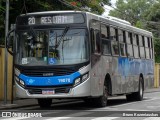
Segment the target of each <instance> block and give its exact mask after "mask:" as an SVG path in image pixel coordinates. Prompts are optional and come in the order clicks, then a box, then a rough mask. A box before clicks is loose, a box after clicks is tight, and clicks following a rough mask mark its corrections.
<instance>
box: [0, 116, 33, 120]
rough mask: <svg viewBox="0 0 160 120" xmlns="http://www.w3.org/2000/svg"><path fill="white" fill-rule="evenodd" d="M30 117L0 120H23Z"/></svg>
mask: <svg viewBox="0 0 160 120" xmlns="http://www.w3.org/2000/svg"><path fill="white" fill-rule="evenodd" d="M28 118H31V117H12V118H5V119H1V120H23V119H28Z"/></svg>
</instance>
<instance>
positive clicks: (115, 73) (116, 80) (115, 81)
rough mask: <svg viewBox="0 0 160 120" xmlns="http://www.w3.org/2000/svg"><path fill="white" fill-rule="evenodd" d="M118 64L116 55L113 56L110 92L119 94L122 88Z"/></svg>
mask: <svg viewBox="0 0 160 120" xmlns="http://www.w3.org/2000/svg"><path fill="white" fill-rule="evenodd" d="M118 64H119V63H118V57H113V58H112V67H111V70H112V72H111V73H112V76H111V81H112V94H120V93H121V90H122V80H121V75H120V74H119V70H118V66H119V65H118Z"/></svg>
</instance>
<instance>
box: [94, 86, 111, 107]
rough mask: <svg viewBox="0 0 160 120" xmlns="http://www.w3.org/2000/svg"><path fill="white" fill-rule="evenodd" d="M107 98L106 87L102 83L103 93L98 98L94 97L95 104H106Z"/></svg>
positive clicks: (103, 105)
mask: <svg viewBox="0 0 160 120" xmlns="http://www.w3.org/2000/svg"><path fill="white" fill-rule="evenodd" d="M107 99H108V89H107V85H106V84H104V86H103V95H102V96H100V97H99V98H95V103H96V104H97V106H98V107H105V106H107Z"/></svg>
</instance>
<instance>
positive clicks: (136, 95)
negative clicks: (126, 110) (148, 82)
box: [135, 78, 144, 101]
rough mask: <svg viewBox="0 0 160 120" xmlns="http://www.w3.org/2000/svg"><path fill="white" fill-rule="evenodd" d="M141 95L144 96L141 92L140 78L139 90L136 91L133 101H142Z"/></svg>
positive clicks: (142, 91)
mask: <svg viewBox="0 0 160 120" xmlns="http://www.w3.org/2000/svg"><path fill="white" fill-rule="evenodd" d="M143 94H144V90H143V84H142V78H140V81H139V90H138V92H136V93H135V100H137V101H142V100H143Z"/></svg>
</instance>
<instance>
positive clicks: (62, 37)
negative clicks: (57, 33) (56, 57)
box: [55, 26, 69, 48]
mask: <svg viewBox="0 0 160 120" xmlns="http://www.w3.org/2000/svg"><path fill="white" fill-rule="evenodd" d="M68 30H69V27H68V26H66V27H65V29H64V30H63V33H62V35H61V38H59V40H58V42H57V40H56V44H55V48H57V47H58V46H59V45H60V44H61V41H62V40H63V39H64V36H65V35H66V33H67V32H68ZM56 39H57V38H56Z"/></svg>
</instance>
